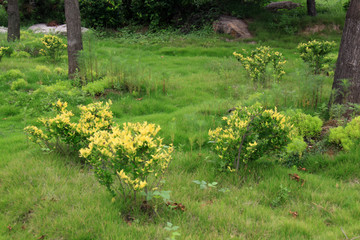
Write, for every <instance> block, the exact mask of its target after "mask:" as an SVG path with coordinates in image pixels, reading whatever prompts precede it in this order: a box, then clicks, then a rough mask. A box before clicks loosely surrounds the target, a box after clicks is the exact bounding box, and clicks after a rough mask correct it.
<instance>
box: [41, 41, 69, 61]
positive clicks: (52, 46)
mask: <svg viewBox="0 0 360 240" xmlns="http://www.w3.org/2000/svg"><path fill="white" fill-rule="evenodd" d="M41 43H42V44H43V46H44V48H43V49H41V50H40V53H41V54H42V55H45V56H49V57H50V58H51V59H52V60H53V61H56V60H57V58H58V57H59V56H60V55H61V53H62V51H63V50H64V49H66V47H67V46H66V44H64V43H63V41H62V39H61V38H59V37H57V36H54V35H45V36H44V37H43V38H41Z"/></svg>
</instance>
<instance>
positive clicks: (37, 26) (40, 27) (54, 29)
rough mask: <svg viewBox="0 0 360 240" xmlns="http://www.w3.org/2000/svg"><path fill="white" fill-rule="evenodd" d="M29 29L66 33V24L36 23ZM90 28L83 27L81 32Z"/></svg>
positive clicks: (35, 31) (39, 31)
mask: <svg viewBox="0 0 360 240" xmlns="http://www.w3.org/2000/svg"><path fill="white" fill-rule="evenodd" d="M29 30H31V31H33V32H34V33H44V34H47V33H54V34H62V35H66V24H63V25H59V26H47V25H46V24H44V23H39V24H35V25H33V26H31V27H29ZM88 30H89V29H87V28H84V27H82V28H81V32H83V33H84V32H86V31H88Z"/></svg>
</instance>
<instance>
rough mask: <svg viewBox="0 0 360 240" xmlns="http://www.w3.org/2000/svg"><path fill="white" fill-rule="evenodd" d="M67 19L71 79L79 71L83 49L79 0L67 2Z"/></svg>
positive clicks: (67, 0)
mask: <svg viewBox="0 0 360 240" xmlns="http://www.w3.org/2000/svg"><path fill="white" fill-rule="evenodd" d="M65 18H66V29H67V40H68V47H67V49H68V60H69V78H74V74H75V73H76V72H77V71H78V70H79V63H78V59H77V58H78V54H79V51H81V50H82V49H83V44H82V35H81V19H80V10H79V1H78V0H65Z"/></svg>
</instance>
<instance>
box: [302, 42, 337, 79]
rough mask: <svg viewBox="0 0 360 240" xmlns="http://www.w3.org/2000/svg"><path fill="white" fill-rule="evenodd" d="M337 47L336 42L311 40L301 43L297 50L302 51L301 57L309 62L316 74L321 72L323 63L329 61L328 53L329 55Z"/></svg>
mask: <svg viewBox="0 0 360 240" xmlns="http://www.w3.org/2000/svg"><path fill="white" fill-rule="evenodd" d="M334 48H335V42H329V41H317V40H313V41H309V42H307V43H300V44H299V45H298V47H297V50H298V51H299V53H300V57H301V59H302V60H303V61H304V62H306V63H307V64H309V66H310V67H311V68H312V70H313V72H314V74H319V73H320V72H321V69H322V68H323V65H324V64H325V63H327V62H328V59H326V58H325V57H326V55H328V54H329V53H330V52H331V51H332V50H333V49H334Z"/></svg>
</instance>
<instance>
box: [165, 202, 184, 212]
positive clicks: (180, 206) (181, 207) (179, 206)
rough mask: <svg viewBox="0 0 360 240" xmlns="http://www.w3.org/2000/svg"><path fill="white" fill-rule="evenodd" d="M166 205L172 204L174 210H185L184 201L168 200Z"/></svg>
mask: <svg viewBox="0 0 360 240" xmlns="http://www.w3.org/2000/svg"><path fill="white" fill-rule="evenodd" d="M166 205H167V206H170V207H171V208H172V209H173V210H180V211H182V212H185V206H184V205H183V204H182V203H176V202H173V203H171V202H167V203H166Z"/></svg>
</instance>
